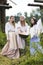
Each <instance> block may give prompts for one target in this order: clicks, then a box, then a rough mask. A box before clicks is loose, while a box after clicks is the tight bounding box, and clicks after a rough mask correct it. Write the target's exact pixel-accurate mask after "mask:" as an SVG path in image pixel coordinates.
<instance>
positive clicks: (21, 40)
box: [17, 22, 30, 49]
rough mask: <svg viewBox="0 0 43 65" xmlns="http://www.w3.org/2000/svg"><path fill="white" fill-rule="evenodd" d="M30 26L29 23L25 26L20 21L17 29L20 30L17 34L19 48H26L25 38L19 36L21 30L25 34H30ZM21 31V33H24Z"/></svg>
mask: <svg viewBox="0 0 43 65" xmlns="http://www.w3.org/2000/svg"><path fill="white" fill-rule="evenodd" d="M29 28H30V26H28V24H27V23H26V25H25V26H21V23H20V22H18V24H17V31H18V34H17V43H18V48H19V49H24V48H25V38H21V36H19V30H20V31H22V32H23V33H24V32H26V33H24V34H25V35H29ZM22 32H20V33H22Z"/></svg>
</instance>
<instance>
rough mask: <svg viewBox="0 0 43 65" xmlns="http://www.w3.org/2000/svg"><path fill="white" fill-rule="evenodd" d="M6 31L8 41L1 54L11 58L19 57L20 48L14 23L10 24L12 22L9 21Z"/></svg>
mask: <svg viewBox="0 0 43 65" xmlns="http://www.w3.org/2000/svg"><path fill="white" fill-rule="evenodd" d="M5 33H6V36H7V40H8V42H7V43H6V44H5V46H4V48H3V49H2V52H1V54H2V55H6V56H7V57H9V58H11V59H15V58H19V49H18V46H17V40H16V39H17V35H16V28H15V27H14V26H13V25H12V24H10V22H7V23H6V25H5Z"/></svg>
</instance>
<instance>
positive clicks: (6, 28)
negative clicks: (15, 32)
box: [5, 23, 9, 40]
mask: <svg viewBox="0 0 43 65" xmlns="http://www.w3.org/2000/svg"><path fill="white" fill-rule="evenodd" d="M8 31H9V25H8V24H7V23H6V24H5V34H6V36H7V40H8V39H9V37H8V36H9V35H8Z"/></svg>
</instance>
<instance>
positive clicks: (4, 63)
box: [0, 32, 43, 65]
mask: <svg viewBox="0 0 43 65" xmlns="http://www.w3.org/2000/svg"><path fill="white" fill-rule="evenodd" d="M40 38H41V45H42V47H43V34H41V35H40ZM29 40H30V37H28V38H27V39H26V42H27V43H28V44H26V45H27V46H26V48H25V51H24V50H23V52H25V54H24V55H22V56H21V57H20V58H19V59H14V60H13V59H9V58H7V57H5V56H2V55H0V65H43V54H41V53H38V52H37V53H36V55H35V56H31V55H30V50H29V43H30V41H29ZM5 43H6V36H5V34H4V33H2V32H0V52H1V49H2V48H3V46H4V45H5Z"/></svg>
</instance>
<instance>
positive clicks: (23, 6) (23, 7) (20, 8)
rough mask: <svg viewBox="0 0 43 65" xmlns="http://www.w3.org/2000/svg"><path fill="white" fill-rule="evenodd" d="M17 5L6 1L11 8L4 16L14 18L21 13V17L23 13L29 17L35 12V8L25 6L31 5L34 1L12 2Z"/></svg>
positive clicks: (20, 0)
mask: <svg viewBox="0 0 43 65" xmlns="http://www.w3.org/2000/svg"><path fill="white" fill-rule="evenodd" d="M12 1H13V2H15V3H16V4H17V5H14V4H13V3H12V2H10V0H7V3H9V5H11V6H12V8H10V9H8V10H6V16H11V15H13V16H15V15H17V13H19V12H21V13H22V15H24V12H27V13H28V16H30V13H31V12H32V10H35V9H36V8H37V7H31V6H27V4H28V3H33V2H34V0H12Z"/></svg>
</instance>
